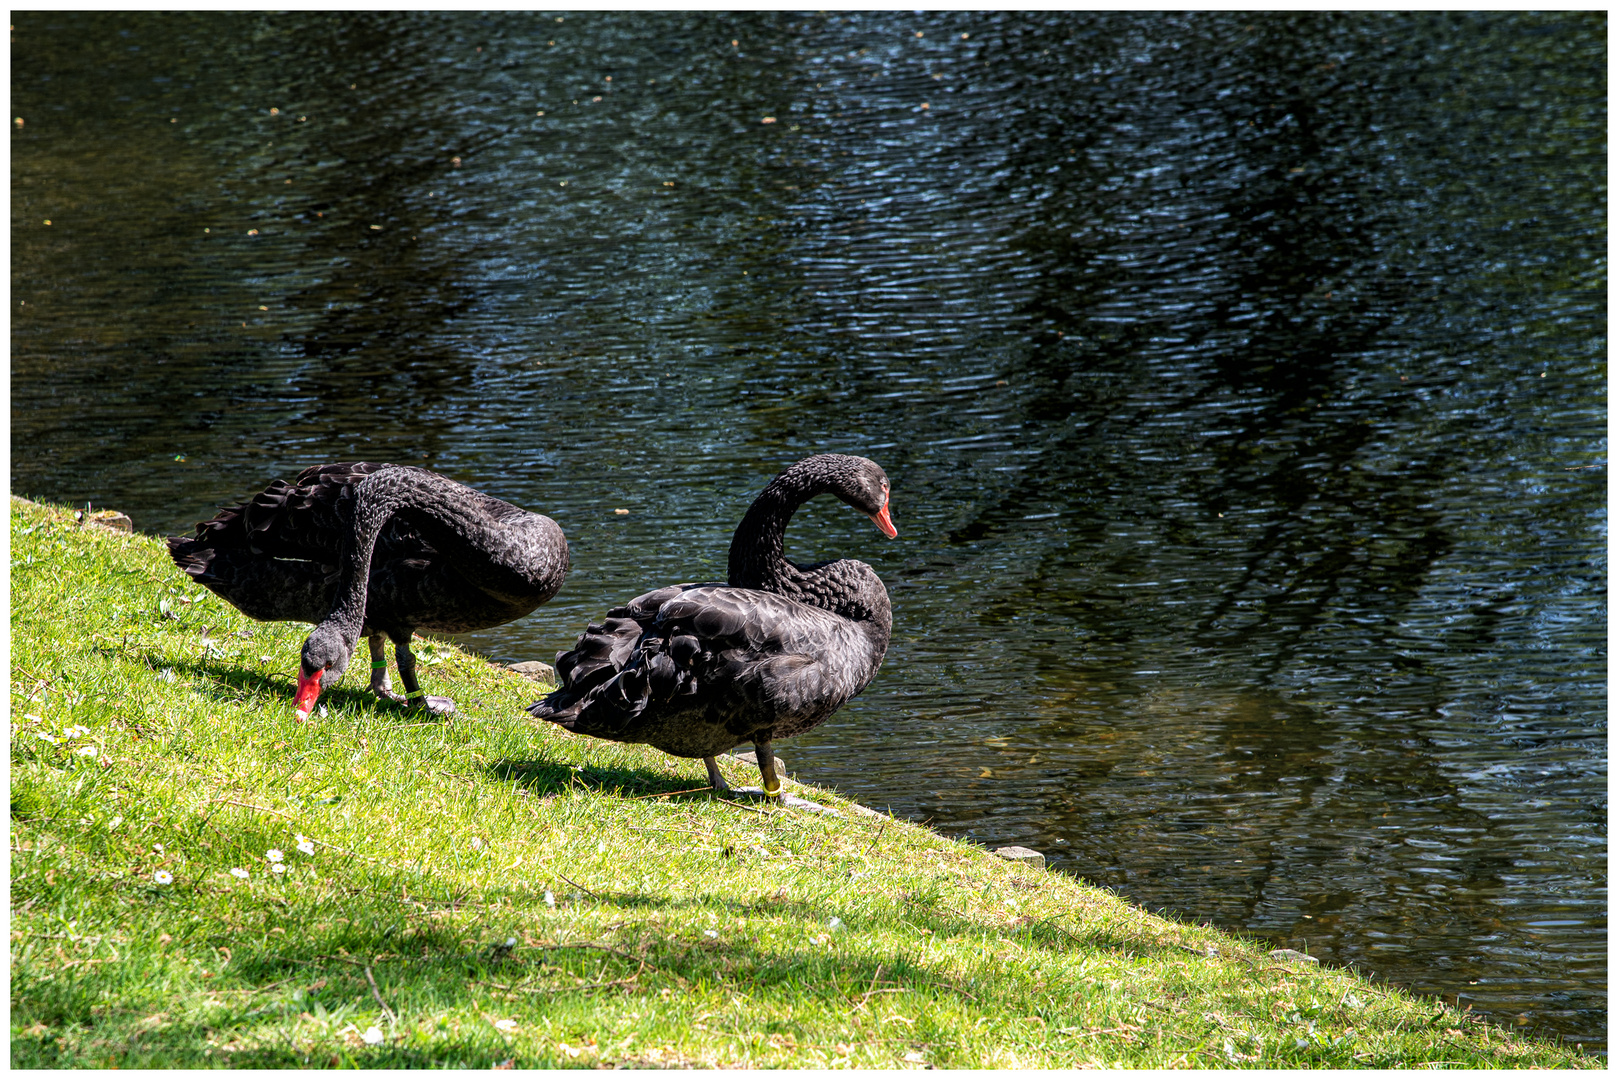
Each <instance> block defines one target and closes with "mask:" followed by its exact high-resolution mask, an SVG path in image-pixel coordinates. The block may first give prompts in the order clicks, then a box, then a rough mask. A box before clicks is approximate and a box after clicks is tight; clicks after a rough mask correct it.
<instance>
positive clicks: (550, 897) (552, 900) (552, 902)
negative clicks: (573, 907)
mask: <svg viewBox="0 0 1618 1080" xmlns="http://www.w3.org/2000/svg"><path fill="white" fill-rule="evenodd" d="M545 906H546V907H555V906H556V894H555V893H553V892H551V891H550V890H549V889H546V890H545Z"/></svg>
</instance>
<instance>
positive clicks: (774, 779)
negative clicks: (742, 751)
mask: <svg viewBox="0 0 1618 1080" xmlns="http://www.w3.org/2000/svg"><path fill="white" fill-rule="evenodd" d="M753 753H754V755H756V756H757V757H758V772H759V775H760V776H761V777H763V779H764V795H765V797H766V798H770V799H775V800H777V801H779V800H780V798H781V778H780V777H778V776H776V775H775V751H774V750H773V749H771V748H770V744H769V742H768V741H767V740H766V741H765V742H756V743H754V744H753Z"/></svg>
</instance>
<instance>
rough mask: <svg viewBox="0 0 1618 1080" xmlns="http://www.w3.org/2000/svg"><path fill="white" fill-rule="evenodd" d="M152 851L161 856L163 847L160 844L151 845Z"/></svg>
mask: <svg viewBox="0 0 1618 1080" xmlns="http://www.w3.org/2000/svg"><path fill="white" fill-rule="evenodd" d="M152 850H153V851H155V852H157V853H158V854H159V855H161V854H163V845H162V844H153V845H152Z"/></svg>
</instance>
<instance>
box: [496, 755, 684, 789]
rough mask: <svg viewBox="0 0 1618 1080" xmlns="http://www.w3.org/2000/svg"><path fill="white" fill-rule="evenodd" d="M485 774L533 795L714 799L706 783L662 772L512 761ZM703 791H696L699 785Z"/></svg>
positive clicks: (497, 762) (503, 762) (499, 763)
mask: <svg viewBox="0 0 1618 1080" xmlns="http://www.w3.org/2000/svg"><path fill="white" fill-rule="evenodd" d="M483 772H484V774H485V775H486V776H488V777H489V778H490V779H492V780H498V781H500V782H501V783H505V784H511V783H515V784H517V785H518V786H520V787H522V788H523V789H524V790H525V791H527V792H529V793H530V794H532V795H537V796H541V797H543V796H546V795H555V794H559V793H561V792H563V791H566V790H568V789H569V788H575V787H577V788H583V789H585V790H587V791H592V792H596V793H598V794H602V795H631V796H633V795H658V794H667V795H682V794H683V795H689V796H691V797H692V798H695V799H705V798H710V797H711V795H710V790H711V789H709V788H708V786H707V784H706V783H703V782H701V781H697V780H694V779H693V778H691V777H683V776H675V775H671V774H670V773H669V772H668V771H666V770H662V769H643V768H625V767H623V766H618V765H583V766H573V765H569V764H566V763H565V762H558V761H540V760H523V761H513V760H510V759H507V760H503V761H496V762H493V763H491V764H489V765H487V766H485V767H484V770H483ZM699 783H700V784H701V787H700V789H699V790H693V788H695V787H696V786H697V784H699Z"/></svg>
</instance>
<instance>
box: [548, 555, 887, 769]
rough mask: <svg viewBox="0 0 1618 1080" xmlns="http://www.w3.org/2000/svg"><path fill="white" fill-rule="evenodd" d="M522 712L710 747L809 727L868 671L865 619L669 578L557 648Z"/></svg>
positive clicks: (713, 750) (679, 745) (695, 752)
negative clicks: (549, 674) (550, 668)
mask: <svg viewBox="0 0 1618 1080" xmlns="http://www.w3.org/2000/svg"><path fill="white" fill-rule="evenodd" d="M556 670H557V675H558V677H559V678H560V679H561V681H562V685H561V686H560V687H559V688H558V689H557V690H556V691H555V692H554V693H552V694H550V695H549V696H548V697H546V698H545V699H544V700H542V701H539V702H537V703H535V704H534V705H532V706H530V707H529V712H530V713H532V714H533V715H534V716H536V717H539V718H541V719H545V720H552V721H554V722H556V723H559V724H561V725H562V726H563V727H565V728H567V729H568V730H569V731H575V732H578V733H580V734H584V735H594V736H596V737H598V738H604V739H613V740H616V741H619V742H643V743H650V744H651V745H653V746H656V747H657V748H659V749H661V750H665V751H667V752H669V753H671V754H675V755H678V756H682V757H706V756H709V755H712V754H717V753H719V752H721V751H724V750H728V749H730V748H731V747H733V746H737V745H739V744H741V743H743V742H749V741H754V740H756V739H770V738H784V737H786V736H788V735H793V734H796V733H798V732H800V731H805V730H808V729H809V728H811V727H813V726H814V725H815V724H817V723H819V722H820V721H821V720H824V719H825V718H826V717H827V716H830V715H831V714H832V713H833V712H835V711H836V710H837V709H838V708H839V707H840V706H841V705H842V704H843V703H844V702H846V701H847V700H848V699H849V698H851V697H853V696H854V695H855V694H857V693H858V692H859V691H860V690H863V689H864V688H865V686H866V684H867V683H869V682H870V680H871V677H872V676H873V675H874V674H875V672H876V667H875V663H874V662H873V650H872V647H871V642H870V641H869V640H868V638H867V636H866V634H865V632H864V631H863V630H862V628H861V627H860V626H859V625H858V624H855V623H852V622H850V621H849V620H847V619H844V618H841V617H839V616H837V615H835V614H833V613H831V612H828V611H824V610H822V609H820V608H814V607H810V606H808V605H807V604H801V603H799V602H797V601H796V600H791V599H789V598H787V597H784V596H778V595H776V594H774V593H767V592H761V591H759V590H756V589H735V588H731V587H729V586H727V585H674V586H670V587H668V588H665V589H659V590H657V591H656V592H651V593H647V594H645V595H644V596H638V597H636V598H635V599H634V600H631V601H630V602H629V603H628V604H626V605H624V606H623V607H619V608H613V609H612V610H611V611H609V612H608V613H607V618H606V619H604V620H603V621H602V622H601V623H599V624H596V625H592V626H590V627H589V628H587V629H586V631H585V633H584V634H583V636H581V637H580V638H579V641H578V644H576V645H575V646H574V647H573V648H572V649H571V650H569V651H567V652H564V653H561V654H560V655H558V657H557V663H556Z"/></svg>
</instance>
